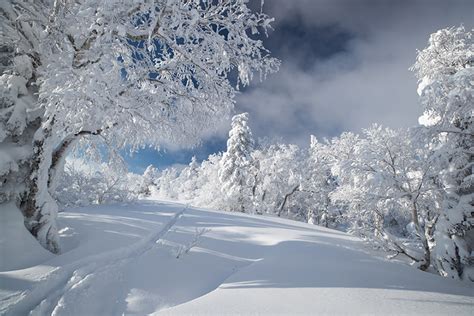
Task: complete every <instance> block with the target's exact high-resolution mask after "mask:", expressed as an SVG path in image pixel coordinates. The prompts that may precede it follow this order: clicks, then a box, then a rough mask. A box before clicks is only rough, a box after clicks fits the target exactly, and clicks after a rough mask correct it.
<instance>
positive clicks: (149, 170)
mask: <svg viewBox="0 0 474 316" xmlns="http://www.w3.org/2000/svg"><path fill="white" fill-rule="evenodd" d="M157 179H158V170H157V169H156V168H155V167H154V166H153V165H149V166H148V167H146V169H145V171H144V172H143V175H142V179H141V183H140V189H139V193H140V195H142V196H150V195H151V192H152V188H153V187H155V181H156V180H157Z"/></svg>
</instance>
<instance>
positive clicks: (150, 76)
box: [0, 0, 278, 252]
mask: <svg viewBox="0 0 474 316" xmlns="http://www.w3.org/2000/svg"><path fill="white" fill-rule="evenodd" d="M247 2H248V1H247V0H223V1H211V0H204V1H181V0H171V1H169V0H155V1H133V2H130V1H128V0H98V1H96V0H78V1H53V0H38V1H28V0H12V1H3V2H2V3H1V11H2V17H1V20H0V28H1V29H2V32H1V43H2V49H1V58H0V59H1V63H2V66H1V67H2V75H1V77H0V82H1V89H2V90H1V91H0V100H1V109H2V112H1V113H0V141H1V142H2V149H1V158H2V159H1V161H2V164H1V165H0V177H1V179H0V180H1V181H0V183H2V187H1V193H0V195H1V200H2V201H5V200H9V199H12V198H15V199H16V201H17V204H18V205H19V208H20V209H21V210H22V212H23V215H24V217H25V226H26V227H27V228H28V229H29V231H30V232H31V233H32V234H33V235H34V236H35V237H36V238H37V239H38V240H39V242H40V243H41V244H42V245H43V246H44V247H45V248H47V249H49V250H50V251H52V252H59V244H58V239H57V232H56V231H57V229H56V224H55V218H56V213H57V210H58V208H57V205H56V202H55V201H54V199H53V198H52V197H51V194H52V192H53V191H54V189H55V186H56V183H57V180H58V176H59V175H60V172H61V170H62V167H63V164H64V160H65V157H66V155H67V153H68V152H69V151H70V150H71V148H72V147H73V146H74V144H75V143H76V142H77V141H78V140H79V139H81V138H82V137H84V136H98V135H100V137H102V138H104V139H106V140H107V142H108V143H109V144H110V145H112V146H114V147H115V148H125V147H131V148H132V149H136V148H138V147H140V146H143V145H145V144H149V145H153V146H159V145H160V144H162V143H163V142H170V141H172V142H174V143H176V144H184V145H186V144H191V143H194V142H196V141H197V139H198V138H199V136H200V135H201V134H202V132H203V131H205V130H206V129H207V128H208V127H209V126H215V125H216V124H215V122H216V121H219V120H221V119H222V118H223V117H225V116H227V115H228V113H230V111H231V109H232V107H233V102H234V101H233V97H234V93H235V89H236V87H233V86H232V85H231V84H230V81H229V80H228V75H229V74H230V73H231V72H232V71H234V70H237V71H236V73H237V85H244V86H245V85H247V84H249V82H250V80H251V79H252V74H253V73H255V72H259V73H260V74H261V77H264V76H265V75H266V74H267V73H268V72H271V71H274V70H276V69H277V68H278V61H277V60H275V59H274V58H271V57H269V54H268V51H267V50H266V49H265V48H264V47H263V44H262V41H261V40H258V39H255V36H253V35H255V34H258V33H260V32H264V33H266V30H267V28H268V27H269V23H270V22H271V21H272V20H271V19H270V18H269V17H268V16H266V15H265V14H264V13H262V12H261V11H259V12H256V13H254V12H252V11H251V10H250V9H249V8H248V7H247ZM233 73H234V72H233Z"/></svg>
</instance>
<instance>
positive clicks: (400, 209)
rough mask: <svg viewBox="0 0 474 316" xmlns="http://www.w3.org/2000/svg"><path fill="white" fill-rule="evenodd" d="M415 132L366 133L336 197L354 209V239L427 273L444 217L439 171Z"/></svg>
mask: <svg viewBox="0 0 474 316" xmlns="http://www.w3.org/2000/svg"><path fill="white" fill-rule="evenodd" d="M414 132H415V131H408V130H391V129H388V128H383V127H381V126H378V125H374V126H372V127H371V128H369V129H366V130H364V135H363V136H364V137H363V138H360V139H359V140H358V141H357V143H355V144H354V147H353V152H352V155H351V156H350V157H348V158H346V161H345V162H344V164H342V168H341V169H340V170H339V174H338V178H339V184H340V186H339V187H338V188H337V190H336V191H335V192H334V193H333V194H332V196H333V198H335V199H337V200H342V201H345V203H347V204H348V205H349V208H348V210H347V212H346V213H345V216H346V219H347V222H348V223H350V226H351V230H352V231H353V232H354V233H357V234H358V235H361V236H363V237H365V238H368V239H369V240H373V241H374V242H376V243H379V244H381V245H382V246H383V247H385V248H387V249H388V250H390V251H394V252H395V253H403V254H405V255H407V256H409V257H410V258H412V259H413V260H415V261H417V262H419V267H420V268H421V269H423V270H426V269H427V268H428V267H429V265H430V259H431V246H430V243H429V242H430V241H431V239H432V237H433V236H432V232H433V225H434V221H435V220H436V219H437V212H438V211H437V209H438V207H437V206H438V205H437V202H439V198H438V199H436V197H437V187H436V185H435V183H434V180H433V179H434V178H435V175H436V173H437V170H436V169H435V168H433V165H432V164H431V161H430V160H429V155H430V151H429V150H428V151H427V150H426V146H424V145H423V144H420V142H418V138H417V137H415V136H414V135H413V134H414ZM415 135H416V134H415ZM420 145H421V146H420ZM412 244H415V245H412ZM419 253H421V255H419Z"/></svg>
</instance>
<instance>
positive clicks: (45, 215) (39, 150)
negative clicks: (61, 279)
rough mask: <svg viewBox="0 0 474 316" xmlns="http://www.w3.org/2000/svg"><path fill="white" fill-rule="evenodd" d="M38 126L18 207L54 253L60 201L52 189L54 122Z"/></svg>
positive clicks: (27, 222)
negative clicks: (55, 198)
mask: <svg viewBox="0 0 474 316" xmlns="http://www.w3.org/2000/svg"><path fill="white" fill-rule="evenodd" d="M46 125H47V126H46V127H43V128H41V129H39V130H38V131H37V132H36V134H35V140H34V143H33V151H34V154H33V157H32V160H31V163H30V176H29V177H27V178H26V180H25V182H26V183H25V184H26V190H25V192H24V194H22V195H21V196H20V201H19V208H20V210H21V211H22V213H23V216H24V217H25V227H26V228H27V229H28V230H29V231H30V232H31V234H32V235H33V236H35V237H36V239H37V240H38V241H39V243H40V244H41V245H42V246H43V247H44V248H46V249H48V250H49V251H51V252H53V253H59V251H60V248H59V239H58V233H57V227H56V217H57V212H58V205H57V203H56V201H55V200H54V199H53V198H52V197H51V194H50V192H49V181H50V176H49V172H50V168H51V159H52V154H53V150H52V148H53V136H52V128H53V127H52V123H48V124H46Z"/></svg>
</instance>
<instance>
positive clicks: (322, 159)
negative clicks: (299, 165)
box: [302, 135, 336, 227]
mask: <svg viewBox="0 0 474 316" xmlns="http://www.w3.org/2000/svg"><path fill="white" fill-rule="evenodd" d="M334 160H335V159H334V157H333V155H332V152H331V146H330V144H328V143H321V142H319V141H318V140H317V138H316V137H315V136H313V135H311V142H310V148H309V155H308V158H307V161H306V164H305V168H304V172H303V173H304V175H305V177H304V178H303V179H304V182H303V185H302V191H303V192H306V194H307V195H308V199H310V200H311V201H308V202H309V203H308V205H310V208H309V210H308V216H307V218H308V223H311V224H318V225H324V226H326V227H328V226H329V222H330V221H334V219H333V218H332V217H333V216H332V214H331V213H332V203H331V198H330V193H331V192H333V191H334V190H335V189H336V179H335V177H334V175H333V174H332V171H331V168H332V166H333V164H334Z"/></svg>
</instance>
